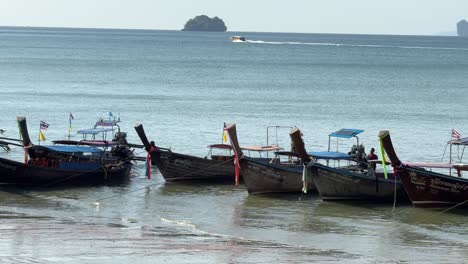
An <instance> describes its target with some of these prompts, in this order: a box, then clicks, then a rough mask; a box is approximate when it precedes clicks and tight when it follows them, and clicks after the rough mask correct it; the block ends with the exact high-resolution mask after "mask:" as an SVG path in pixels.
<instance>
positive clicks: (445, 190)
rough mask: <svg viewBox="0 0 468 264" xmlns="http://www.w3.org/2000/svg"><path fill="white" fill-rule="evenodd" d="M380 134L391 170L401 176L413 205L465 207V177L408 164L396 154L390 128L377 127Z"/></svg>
mask: <svg viewBox="0 0 468 264" xmlns="http://www.w3.org/2000/svg"><path fill="white" fill-rule="evenodd" d="M379 137H380V139H381V142H382V146H383V148H384V149H385V152H387V154H388V157H389V158H390V160H391V162H392V166H393V170H394V172H395V173H396V174H397V175H398V176H399V177H400V179H401V182H402V184H403V187H404V188H405V190H406V193H407V194H408V197H409V198H410V200H411V202H412V203H413V205H414V206H420V207H438V208H447V207H452V206H463V207H465V208H468V179H465V178H460V177H454V176H450V175H445V174H442V173H437V172H431V171H427V170H425V169H423V168H419V167H416V166H408V165H406V164H404V163H402V162H401V161H400V159H399V158H398V156H397V154H396V152H395V149H394V147H393V143H392V139H391V137H390V132H388V131H386V130H383V131H380V132H379Z"/></svg>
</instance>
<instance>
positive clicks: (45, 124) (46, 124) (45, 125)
mask: <svg viewBox="0 0 468 264" xmlns="http://www.w3.org/2000/svg"><path fill="white" fill-rule="evenodd" d="M40 127H41V129H42V130H47V128H48V127H49V124H48V123H46V122H44V121H42V120H41V126H40Z"/></svg>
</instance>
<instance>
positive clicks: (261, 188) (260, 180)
mask: <svg viewBox="0 0 468 264" xmlns="http://www.w3.org/2000/svg"><path fill="white" fill-rule="evenodd" d="M240 162H241V175H242V178H243V180H244V184H245V186H246V187H247V191H248V192H249V194H261V193H299V192H301V191H302V188H303V182H302V172H303V166H302V165H290V166H289V165H283V164H273V163H268V162H266V161H262V160H256V159H252V158H248V157H244V158H243V159H242V160H241V161H240ZM307 189H308V191H315V186H314V185H313V184H312V183H309V185H308V188H307Z"/></svg>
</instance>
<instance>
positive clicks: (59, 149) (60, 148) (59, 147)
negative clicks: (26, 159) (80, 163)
mask: <svg viewBox="0 0 468 264" xmlns="http://www.w3.org/2000/svg"><path fill="white" fill-rule="evenodd" d="M35 147H43V148H46V149H49V150H52V151H56V152H66V153H73V152H82V153H101V152H102V150H100V149H98V148H93V147H89V146H73V145H70V146H64V145H52V146H35Z"/></svg>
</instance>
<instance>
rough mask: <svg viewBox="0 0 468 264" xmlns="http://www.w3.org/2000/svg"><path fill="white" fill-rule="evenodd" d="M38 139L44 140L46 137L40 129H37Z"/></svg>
mask: <svg viewBox="0 0 468 264" xmlns="http://www.w3.org/2000/svg"><path fill="white" fill-rule="evenodd" d="M39 140H40V141H46V138H45V136H44V133H42V130H39Z"/></svg>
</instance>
